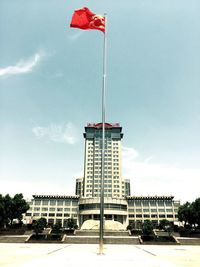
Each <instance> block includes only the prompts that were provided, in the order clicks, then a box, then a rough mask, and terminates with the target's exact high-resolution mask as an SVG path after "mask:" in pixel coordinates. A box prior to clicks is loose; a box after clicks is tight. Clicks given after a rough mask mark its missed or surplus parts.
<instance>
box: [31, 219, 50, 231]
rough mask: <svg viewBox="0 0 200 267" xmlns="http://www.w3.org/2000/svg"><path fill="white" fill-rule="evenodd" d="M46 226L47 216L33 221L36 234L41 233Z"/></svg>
mask: <svg viewBox="0 0 200 267" xmlns="http://www.w3.org/2000/svg"><path fill="white" fill-rule="evenodd" d="M46 226H47V220H46V218H40V219H38V220H36V221H34V222H33V231H34V232H35V234H36V235H38V234H39V233H42V231H43V230H44V228H45V227H46Z"/></svg>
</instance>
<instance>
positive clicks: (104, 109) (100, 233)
mask: <svg viewBox="0 0 200 267" xmlns="http://www.w3.org/2000/svg"><path fill="white" fill-rule="evenodd" d="M104 18H105V32H104V44H103V84H102V156H101V194H100V231H99V254H101V255H102V254H103V236H104V169H105V164H104V161H105V117H106V105H105V98H106V62H107V25H106V24H107V23H106V22H107V15H106V14H104Z"/></svg>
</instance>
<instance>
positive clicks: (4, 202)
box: [0, 194, 29, 228]
mask: <svg viewBox="0 0 200 267" xmlns="http://www.w3.org/2000/svg"><path fill="white" fill-rule="evenodd" d="M28 209H29V205H28V204H27V202H26V201H25V200H24V199H23V195H22V194H16V195H15V196H14V197H13V198H12V197H10V195H9V194H7V195H5V196H2V195H0V226H4V228H6V226H7V225H8V224H10V225H12V223H13V220H14V219H17V220H18V221H20V220H21V219H22V214H23V213H25V212H26V211H27V210H28Z"/></svg>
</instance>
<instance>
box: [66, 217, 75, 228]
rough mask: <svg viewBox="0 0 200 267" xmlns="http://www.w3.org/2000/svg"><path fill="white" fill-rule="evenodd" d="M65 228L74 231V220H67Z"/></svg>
mask: <svg viewBox="0 0 200 267" xmlns="http://www.w3.org/2000/svg"><path fill="white" fill-rule="evenodd" d="M66 226H67V228H69V229H75V228H76V226H77V225H76V220H74V218H68V219H67V225H66Z"/></svg>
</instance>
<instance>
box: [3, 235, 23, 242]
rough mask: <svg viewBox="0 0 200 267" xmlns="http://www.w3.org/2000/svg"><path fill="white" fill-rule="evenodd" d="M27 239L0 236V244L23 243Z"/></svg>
mask: <svg viewBox="0 0 200 267" xmlns="http://www.w3.org/2000/svg"><path fill="white" fill-rule="evenodd" d="M27 238H28V236H27V235H22V236H16V235H15V236H11V235H10V236H0V243H24V242H25V241H26V239H27Z"/></svg>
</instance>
